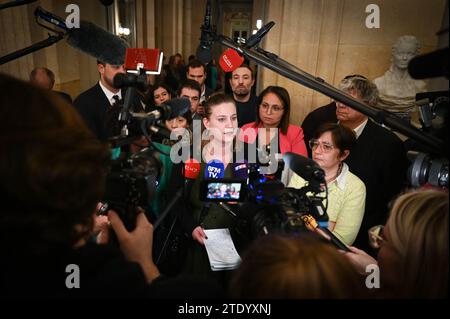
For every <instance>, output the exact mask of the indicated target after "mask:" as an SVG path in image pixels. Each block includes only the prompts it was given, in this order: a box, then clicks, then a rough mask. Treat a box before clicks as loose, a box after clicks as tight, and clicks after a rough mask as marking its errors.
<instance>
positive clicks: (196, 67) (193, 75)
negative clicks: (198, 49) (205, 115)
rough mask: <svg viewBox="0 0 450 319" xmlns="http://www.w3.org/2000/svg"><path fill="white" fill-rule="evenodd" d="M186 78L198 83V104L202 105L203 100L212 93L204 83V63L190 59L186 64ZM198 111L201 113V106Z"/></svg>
mask: <svg viewBox="0 0 450 319" xmlns="http://www.w3.org/2000/svg"><path fill="white" fill-rule="evenodd" d="M186 78H188V79H190V80H194V81H196V82H197V83H198V84H199V85H200V88H201V89H202V92H201V94H200V105H203V103H204V102H205V100H207V99H208V97H209V96H210V95H211V94H213V93H214V91H213V90H211V89H210V88H209V87H207V86H206V85H205V81H206V67H205V65H204V64H203V63H202V62H200V61H199V60H192V61H191V62H189V64H188V65H187V72H186ZM199 112H200V113H202V112H203V108H201V110H199Z"/></svg>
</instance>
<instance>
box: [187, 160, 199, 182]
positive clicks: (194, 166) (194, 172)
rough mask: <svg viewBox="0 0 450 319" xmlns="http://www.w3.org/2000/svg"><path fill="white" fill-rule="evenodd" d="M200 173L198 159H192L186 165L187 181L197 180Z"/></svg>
mask: <svg viewBox="0 0 450 319" xmlns="http://www.w3.org/2000/svg"><path fill="white" fill-rule="evenodd" d="M199 173H200V163H199V162H198V161H197V160H196V159H194V158H190V159H188V160H187V161H186V162H185V163H184V171H183V174H184V178H186V179H187V180H195V179H197V176H198V174H199Z"/></svg>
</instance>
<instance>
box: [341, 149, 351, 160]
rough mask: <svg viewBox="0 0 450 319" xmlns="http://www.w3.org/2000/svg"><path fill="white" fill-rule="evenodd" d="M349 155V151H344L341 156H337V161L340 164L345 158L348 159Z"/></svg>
mask: <svg viewBox="0 0 450 319" xmlns="http://www.w3.org/2000/svg"><path fill="white" fill-rule="evenodd" d="M349 154H350V151H349V150H344V151H343V152H342V154H341V155H340V156H339V160H340V161H341V162H342V161H344V160H345V159H346V158H347V157H348V155H349Z"/></svg>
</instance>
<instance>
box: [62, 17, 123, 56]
mask: <svg viewBox="0 0 450 319" xmlns="http://www.w3.org/2000/svg"><path fill="white" fill-rule="evenodd" d="M67 43H68V44H69V45H71V46H72V47H74V48H76V49H78V50H81V51H83V52H84V53H87V54H88V55H90V56H93V57H94V58H96V59H97V60H100V61H102V62H105V63H108V64H112V65H122V64H123V63H124V61H125V52H126V50H127V48H128V44H127V42H125V40H123V39H121V38H119V37H118V36H116V35H114V34H112V33H110V32H108V31H106V30H104V29H102V28H100V27H99V26H97V25H95V24H93V23H91V22H87V21H80V28H74V29H70V30H69V31H68V38H67Z"/></svg>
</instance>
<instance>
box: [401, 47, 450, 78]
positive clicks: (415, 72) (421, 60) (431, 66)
mask: <svg viewBox="0 0 450 319" xmlns="http://www.w3.org/2000/svg"><path fill="white" fill-rule="evenodd" d="M408 72H409V75H411V77H412V78H414V79H428V78H435V77H439V76H445V77H447V79H448V47H447V48H444V49H439V50H436V51H433V52H430V53H427V54H423V55H419V56H416V57H415V58H413V59H412V60H411V61H410V62H409V64H408Z"/></svg>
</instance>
